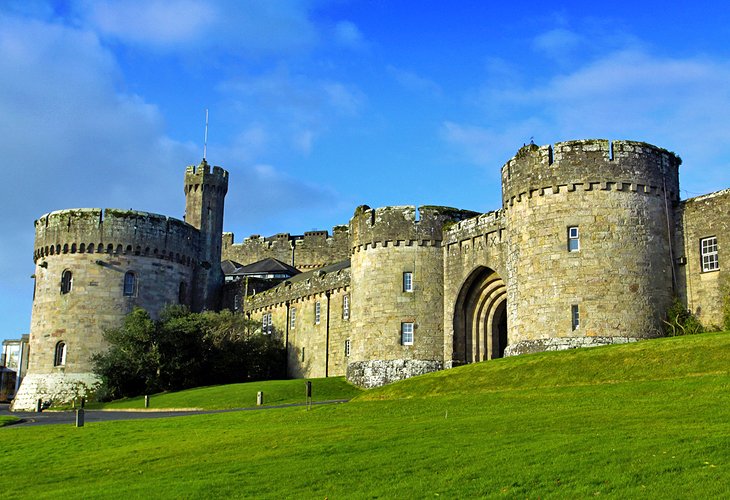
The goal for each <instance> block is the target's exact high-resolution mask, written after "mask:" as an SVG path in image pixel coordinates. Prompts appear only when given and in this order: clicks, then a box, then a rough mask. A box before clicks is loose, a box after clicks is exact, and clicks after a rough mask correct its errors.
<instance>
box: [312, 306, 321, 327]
mask: <svg viewBox="0 0 730 500" xmlns="http://www.w3.org/2000/svg"><path fill="white" fill-rule="evenodd" d="M321 309H322V306H320V304H319V301H317V302H315V303H314V324H315V325H318V324H319V320H320V319H321V314H320V313H321Z"/></svg>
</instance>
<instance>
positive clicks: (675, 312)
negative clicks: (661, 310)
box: [664, 298, 705, 337]
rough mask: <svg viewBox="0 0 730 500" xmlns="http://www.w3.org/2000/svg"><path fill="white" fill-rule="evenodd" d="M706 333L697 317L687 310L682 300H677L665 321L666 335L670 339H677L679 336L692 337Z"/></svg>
mask: <svg viewBox="0 0 730 500" xmlns="http://www.w3.org/2000/svg"><path fill="white" fill-rule="evenodd" d="M704 331H705V329H704V327H703V326H702V323H700V321H699V320H698V319H697V317H696V316H695V315H694V314H692V312H691V311H689V310H687V307H686V306H685V305H684V303H683V302H682V301H681V300H679V299H678V298H675V299H674V302H672V306H671V307H670V308H669V310H668V311H667V319H665V320H664V333H665V334H666V335H667V336H668V337H676V336H677V335H692V334H695V333H702V332H704Z"/></svg>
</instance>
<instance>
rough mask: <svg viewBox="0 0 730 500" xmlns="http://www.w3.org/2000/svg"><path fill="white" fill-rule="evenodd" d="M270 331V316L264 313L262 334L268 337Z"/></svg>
mask: <svg viewBox="0 0 730 500" xmlns="http://www.w3.org/2000/svg"><path fill="white" fill-rule="evenodd" d="M268 331H269V315H268V314H266V313H264V314H263V315H262V316H261V333H263V334H264V335H266V334H267V333H268Z"/></svg>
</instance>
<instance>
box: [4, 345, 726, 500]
mask: <svg viewBox="0 0 730 500" xmlns="http://www.w3.org/2000/svg"><path fill="white" fill-rule="evenodd" d="M728 360H730V334H705V335H698V336H692V337H684V338H673V339H660V340H654V341H646V342H642V343H639V344H634V345H625V346H610V347H604V348H594V349H585V350H577V351H571V352H557V353H545V354H539V355H531V356H523V357H519V358H508V359H503V360H495V361H490V362H486V363H481V364H476V365H471V366H466V367H462V368H458V369H453V370H448V371H445V372H440V373H435V374H429V375H426V376H423V377H418V378H414V379H411V380H407V381H404V382H401V383H398V384H394V385H392V386H389V387H384V388H380V389H376V390H371V391H367V392H365V393H363V394H362V395H360V396H358V397H356V398H355V399H354V400H353V401H352V402H350V403H348V404H344V405H334V406H318V407H314V408H312V409H311V410H306V409H305V408H301V407H299V408H286V409H275V410H269V411H256V412H234V413H224V414H216V415H202V416H195V417H184V418H183V417H181V418H173V419H160V420H154V421H152V420H149V421H128V422H112V423H104V424H93V425H87V426H86V427H84V428H82V429H77V428H74V427H71V426H48V427H35V428H30V427H29V428H22V427H20V426H10V427H6V428H3V429H0V435H2V437H3V438H4V439H3V450H4V453H3V454H2V455H0V467H2V468H3V470H4V471H5V473H6V475H7V477H12V478H13V481H12V486H10V487H9V489H7V490H6V491H3V496H4V497H5V498H27V497H30V496H32V497H34V498H58V497H104V498H121V497H130V496H132V497H141V496H149V495H153V496H155V497H164V498H180V497H184V498H198V497H200V498H203V497H205V498H211V497H216V498H217V497H247V498H325V497H327V498H424V497H433V498H437V497H441V498H474V497H508V498H512V497H521V498H537V497H540V498H544V497H555V498H565V497H569V498H575V497H587V496H604V495H611V496H615V497H621V498H627V497H628V498H636V497H639V498H642V497H644V498H667V497H671V498H723V497H728V495H730V424H728V422H730V374H729V373H728V364H729V363H728ZM38 471H43V473H42V474H39V473H38Z"/></svg>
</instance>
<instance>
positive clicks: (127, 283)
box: [124, 271, 137, 297]
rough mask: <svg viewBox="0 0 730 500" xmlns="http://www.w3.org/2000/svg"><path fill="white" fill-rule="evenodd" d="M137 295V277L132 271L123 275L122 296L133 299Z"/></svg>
mask: <svg viewBox="0 0 730 500" xmlns="http://www.w3.org/2000/svg"><path fill="white" fill-rule="evenodd" d="M135 295H137V276H135V274H134V273H133V272H132V271H128V272H127V273H126V274H125V275H124V296H125V297H134V296H135Z"/></svg>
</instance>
